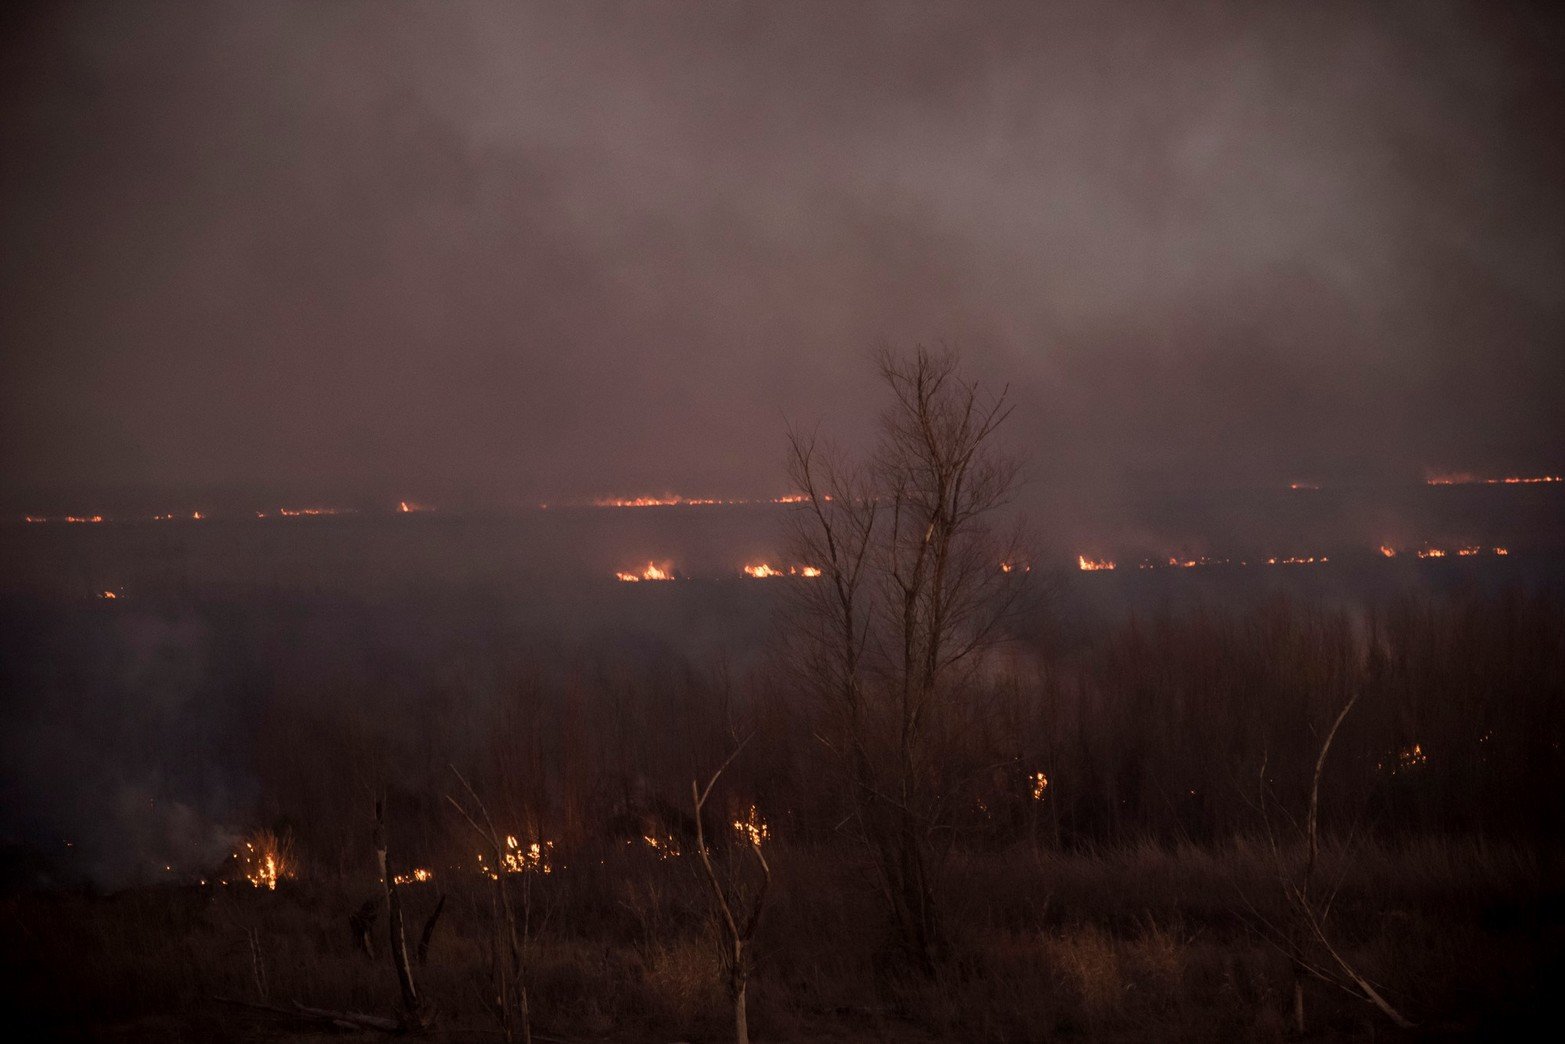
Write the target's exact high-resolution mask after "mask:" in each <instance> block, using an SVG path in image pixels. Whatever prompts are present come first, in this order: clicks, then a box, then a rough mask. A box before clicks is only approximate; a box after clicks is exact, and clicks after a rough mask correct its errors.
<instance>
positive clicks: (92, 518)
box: [65, 515, 103, 524]
mask: <svg viewBox="0 0 1565 1044" xmlns="http://www.w3.org/2000/svg"><path fill="white" fill-rule="evenodd" d="M65 521H67V522H71V523H75V524H81V523H85V522H102V521H103V516H102V515H66V516H65Z"/></svg>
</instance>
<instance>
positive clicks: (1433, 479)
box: [1424, 471, 1565, 486]
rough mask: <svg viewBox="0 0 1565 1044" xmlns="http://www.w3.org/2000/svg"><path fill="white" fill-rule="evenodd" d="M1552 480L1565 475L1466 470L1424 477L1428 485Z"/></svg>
mask: <svg viewBox="0 0 1565 1044" xmlns="http://www.w3.org/2000/svg"><path fill="white" fill-rule="evenodd" d="M1553 482H1565V475H1505V476H1502V477H1499V478H1487V477H1484V476H1481V475H1474V474H1473V473H1471V472H1467V471H1457V472H1449V473H1444V474H1434V475H1430V476H1428V477H1427V478H1425V479H1424V484H1425V485H1428V486H1539V485H1547V484H1549V483H1553Z"/></svg>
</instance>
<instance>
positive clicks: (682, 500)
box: [539, 493, 810, 510]
mask: <svg viewBox="0 0 1565 1044" xmlns="http://www.w3.org/2000/svg"><path fill="white" fill-rule="evenodd" d="M809 499H810V498H809V497H808V496H806V495H805V494H803V493H789V494H788V495H786V496H781V497H765V498H762V499H759V500H757V499H753V498H749V497H685V496H681V495H679V494H678V493H664V494H663V495H662V496H653V497H598V498H597V499H596V500H594V501H592V506H593V507H600V508H652V507H718V506H733V505H740V504H800V503H803V502H804V501H806V500H809ZM539 506H540V507H542V508H544V509H546V510H547V509H548V508H549V507H550V505H549V504H540V505H539ZM567 506H568V505H567Z"/></svg>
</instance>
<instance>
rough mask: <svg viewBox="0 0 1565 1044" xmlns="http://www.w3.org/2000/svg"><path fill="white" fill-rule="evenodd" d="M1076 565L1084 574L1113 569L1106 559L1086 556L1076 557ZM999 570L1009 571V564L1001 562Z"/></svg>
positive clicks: (1110, 561) (1110, 562) (1112, 565)
mask: <svg viewBox="0 0 1565 1044" xmlns="http://www.w3.org/2000/svg"><path fill="white" fill-rule="evenodd" d="M1076 565H1077V567H1078V568H1080V569H1081V571H1082V572H1084V573H1101V572H1107V571H1109V570H1112V569H1113V568H1114V562H1113V561H1112V560H1110V559H1107V558H1088V557H1087V556H1086V555H1077V556H1076ZM1000 568H1001V569H1002V570H1004V571H1005V572H1007V573H1009V572H1010V571H1011V563H1009V562H1002V563H1001V564H1000Z"/></svg>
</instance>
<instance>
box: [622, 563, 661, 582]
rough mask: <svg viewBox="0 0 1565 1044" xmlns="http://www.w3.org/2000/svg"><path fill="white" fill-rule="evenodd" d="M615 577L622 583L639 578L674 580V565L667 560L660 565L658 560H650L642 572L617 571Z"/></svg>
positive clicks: (635, 580)
mask: <svg viewBox="0 0 1565 1044" xmlns="http://www.w3.org/2000/svg"><path fill="white" fill-rule="evenodd" d="M614 576H615V578H617V579H618V580H620V581H621V582H622V583H627V584H633V583H636V582H637V581H638V580H672V579H674V567H673V566H671V565H669V564H668V563H667V562H665V563H663V564H662V565H658V564H657V563H656V562H648V563H647V567H646V568H645V569H643V570H642V571H641V572H640V574H637V573H615V574H614Z"/></svg>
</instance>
